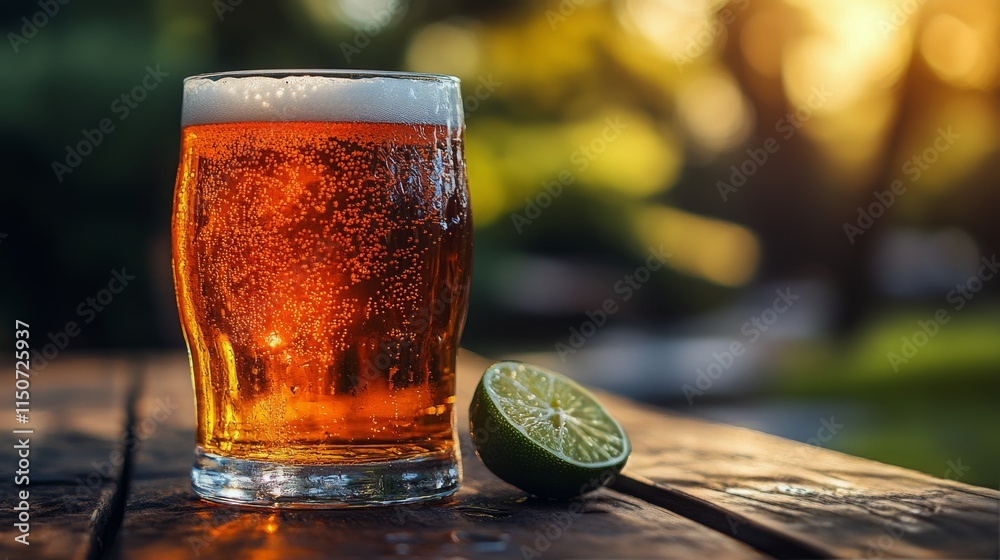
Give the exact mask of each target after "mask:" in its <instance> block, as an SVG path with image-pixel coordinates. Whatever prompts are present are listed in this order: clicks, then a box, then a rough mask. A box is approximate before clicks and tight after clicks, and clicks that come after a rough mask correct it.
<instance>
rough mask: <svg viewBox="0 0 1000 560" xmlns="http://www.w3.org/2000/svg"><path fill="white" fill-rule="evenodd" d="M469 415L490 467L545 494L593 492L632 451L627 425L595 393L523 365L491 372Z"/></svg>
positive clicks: (478, 390)
mask: <svg viewBox="0 0 1000 560" xmlns="http://www.w3.org/2000/svg"><path fill="white" fill-rule="evenodd" d="M469 418H470V426H471V428H472V433H473V441H474V442H475V445H476V451H477V453H478V454H479V456H480V458H481V459H482V460H483V462H484V463H486V466H487V467H489V469H490V470H491V471H493V472H494V474H496V475H497V476H499V477H500V478H502V479H504V480H506V481H507V482H510V483H511V484H514V485H515V486H517V487H519V488H521V489H522V490H526V491H528V492H531V493H533V494H536V495H539V496H547V497H571V496H575V495H579V494H582V493H584V492H586V491H589V490H593V489H595V487H599V486H600V485H602V484H605V483H607V481H609V480H612V479H613V478H614V476H615V475H617V474H618V472H620V471H621V469H622V468H623V467H624V465H625V462H626V460H627V459H628V455H629V453H630V451H631V446H630V444H629V441H628V437H627V435H626V434H625V430H624V429H623V428H622V427H621V425H620V424H619V423H618V422H617V421H615V420H614V418H612V417H611V416H610V415H609V414H608V413H607V412H606V411H605V410H604V409H603V408H602V407H601V405H600V403H599V402H598V401H597V398H596V397H594V395H592V394H591V393H590V392H589V391H587V390H586V389H584V388H583V387H581V386H580V385H578V384H577V383H575V382H574V381H572V380H570V379H569V378H567V377H565V376H563V375H561V374H558V373H555V372H553V371H550V370H546V369H544V368H540V367H537V366H531V365H528V364H522V363H520V362H509V361H508V362H497V363H495V364H493V365H491V366H490V367H489V368H488V369H487V370H486V372H485V373H484V374H483V378H482V379H481V380H480V382H479V386H478V387H477V388H476V392H475V395H474V397H473V401H472V405H471V406H470V411H469ZM595 479H596V480H601V481H603V482H602V483H601V484H594V480H595Z"/></svg>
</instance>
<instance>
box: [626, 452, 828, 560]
mask: <svg viewBox="0 0 1000 560" xmlns="http://www.w3.org/2000/svg"><path fill="white" fill-rule="evenodd" d="M611 489H613V490H616V491H618V492H621V493H622V494H627V495H629V496H632V497H634V498H638V499H640V500H643V501H645V502H648V503H650V504H653V505H655V506H659V507H662V508H664V509H666V510H668V511H671V512H673V513H676V514H677V515H680V516H681V517H686V518H687V519H690V520H691V521H694V522H695V523H699V524H701V525H704V526H705V527H708V528H709V529H713V530H715V531H718V532H719V533H722V534H723V535H725V536H727V537H730V538H733V539H736V540H738V541H740V542H742V543H744V544H746V545H749V546H751V547H753V548H755V549H757V550H758V551H760V552H762V553H764V554H767V555H769V556H773V557H775V558H778V559H781V560H785V559H793V558H817V559H827V558H835V556H834V555H833V554H831V553H830V551H828V550H824V549H822V548H817V547H815V546H813V545H811V544H809V543H805V542H802V541H800V540H798V539H796V538H795V537H794V536H791V535H786V534H783V533H780V532H778V531H775V530H773V529H771V528H769V527H766V526H764V525H762V524H760V523H757V522H756V521H754V520H753V519H751V518H748V517H746V516H743V515H740V514H739V513H736V512H733V511H729V510H726V509H724V508H722V507H720V506H718V505H715V504H713V503H712V502H708V501H705V500H703V499H701V498H697V497H695V496H691V495H689V494H685V493H684V492H681V491H678V490H675V489H673V488H670V487H668V486H666V485H664V484H661V483H657V482H653V481H652V480H649V479H647V478H644V477H642V476H639V475H637V474H634V473H630V472H628V471H627V470H626V471H625V472H623V473H622V474H620V475H619V476H618V477H617V478H616V479H615V481H614V482H613V483H612V484H611Z"/></svg>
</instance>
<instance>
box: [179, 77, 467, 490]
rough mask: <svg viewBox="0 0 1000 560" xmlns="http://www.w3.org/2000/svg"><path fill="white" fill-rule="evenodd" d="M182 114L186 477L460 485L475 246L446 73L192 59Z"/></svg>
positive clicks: (454, 102)
mask: <svg viewBox="0 0 1000 560" xmlns="http://www.w3.org/2000/svg"><path fill="white" fill-rule="evenodd" d="M181 120H182V139H181V157H180V168H179V171H178V174H177V183H176V188H175V193H174V211H173V228H172V230H173V273H174V283H175V287H176V294H177V305H178V309H179V313H180V319H181V325H182V328H183V332H184V337H185V339H186V342H187V346H188V352H189V355H190V361H191V372H192V377H193V380H194V390H195V397H196V400H197V446H196V449H195V461H194V467H193V469H192V473H191V479H192V484H193V486H194V489H195V491H196V492H197V493H198V494H199V495H200V496H202V497H204V498H207V499H209V500H213V501H218V502H226V503H235V504H244V505H253V506H265V507H350V506H364V505H384V504H394V503H407V502H416V501H423V500H429V499H435V498H439V497H442V496H446V495H448V494H451V493H453V492H455V491H456V490H457V489H458V484H459V479H460V477H461V466H460V463H459V458H460V455H459V453H458V446H457V441H456V434H455V413H454V401H455V353H456V350H457V348H458V342H459V337H460V335H461V331H462V327H463V325H464V322H465V313H466V307H467V295H468V289H469V273H470V262H471V250H472V233H471V217H470V210H469V194H468V190H467V186H466V175H465V161H464V159H463V147H462V142H463V133H464V118H463V114H462V101H461V96H460V92H459V81H458V79H456V78H453V77H449V76H438V75H426V74H410V73H402V72H398V73H397V72H355V71H326V70H315V71H314V70H302V71H298V70H287V71H260V72H226V73H218V74H204V75H199V76H192V77H189V78H187V79H186V80H185V81H184V102H183V111H182V118H181Z"/></svg>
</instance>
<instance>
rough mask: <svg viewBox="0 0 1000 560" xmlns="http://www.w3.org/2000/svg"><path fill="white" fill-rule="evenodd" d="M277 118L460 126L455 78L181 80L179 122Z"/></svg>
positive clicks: (367, 77)
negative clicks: (181, 99)
mask: <svg viewBox="0 0 1000 560" xmlns="http://www.w3.org/2000/svg"><path fill="white" fill-rule="evenodd" d="M280 121H313V122H378V123H398V124H432V125H445V126H450V127H455V128H460V127H462V126H463V125H464V117H463V114H462V98H461V96H460V93H459V86H458V80H457V79H456V80H451V79H414V78H407V77H406V76H405V75H403V77H402V78H396V77H389V76H379V75H372V76H367V75H366V76H364V77H348V76H343V77H338V76H323V75H296V76H280V77H270V76H260V75H254V76H233V77H223V78H212V77H192V78H188V79H187V80H185V81H184V104H183V109H182V111H181V126H191V125H198V124H217V123H231V122H280Z"/></svg>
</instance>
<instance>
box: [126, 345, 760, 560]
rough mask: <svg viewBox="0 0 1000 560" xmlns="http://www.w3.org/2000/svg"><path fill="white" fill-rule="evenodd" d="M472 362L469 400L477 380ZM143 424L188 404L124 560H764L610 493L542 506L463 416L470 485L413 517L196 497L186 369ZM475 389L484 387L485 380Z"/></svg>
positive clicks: (137, 502)
mask: <svg viewBox="0 0 1000 560" xmlns="http://www.w3.org/2000/svg"><path fill="white" fill-rule="evenodd" d="M466 363H471V364H473V365H476V362H467V360H465V359H463V365H462V366H460V370H462V377H461V380H460V386H461V389H460V391H461V394H462V396H460V397H459V402H461V403H466V402H468V399H467V398H465V397H464V395H467V394H468V393H469V391H471V387H470V386H469V385H470V383H472V382H473V381H474V380H475V379H473V376H474V375H475V369H474V368H472V369H469V368H466V367H465V365H464V364H466ZM147 371H148V375H147V380H146V382H145V384H144V385H145V387H146V391H145V393H144V397H143V398H142V399H140V403H141V404H142V406H140V408H139V417H140V418H142V417H145V416H147V415H148V414H149V413H150V412H149V411H150V410H153V409H151V408H150V406H154V407H155V404H154V403H156V401H157V400H160V401H164V400H165V399H168V400H170V401H171V402H176V403H182V404H181V407H180V408H179V409H178V410H176V411H175V413H174V414H173V415H171V416H170V417H169V418H167V419H165V420H164V421H163V422H162V423H160V424H159V425H158V427H157V429H156V430H155V432H154V433H153V434H152V435H151V436H150V437H149V438H147V439H146V440H145V441H144V442H143V445H142V448H141V449H140V451H139V453H138V456H137V460H136V471H135V476H134V479H133V483H132V495H131V496H130V498H129V502H128V508H127V511H126V515H125V522H124V525H123V530H122V534H121V535H120V537H119V541H118V545H119V548H118V552H119V553H120V555H121V556H122V557H123V558H157V559H159V558H198V557H201V558H216V557H222V558H251V557H252V558H255V559H256V558H282V559H288V558H315V557H337V558H377V557H383V556H400V555H401V556H412V557H465V558H518V559H524V558H566V557H573V558H651V557H654V558H674V557H680V558H691V557H707V558H736V557H738V558H755V557H756V558H759V557H761V555H759V554H758V553H757V552H755V551H754V550H753V549H751V548H749V547H747V546H745V545H743V544H741V543H739V542H738V541H736V540H733V539H730V538H727V537H724V536H722V535H720V534H718V533H716V532H714V531H711V530H709V529H706V528H704V527H702V526H700V525H698V524H696V523H693V522H691V521H689V520H687V519H684V518H682V517H680V516H677V515H675V514H673V513H671V512H669V511H666V510H664V509H662V508H659V507H656V506H652V505H650V504H648V503H645V502H643V501H642V500H639V499H636V498H633V497H630V496H623V495H621V494H618V493H616V492H613V491H610V490H603V491H600V492H597V493H594V494H592V495H589V496H587V497H586V498H584V499H581V500H578V501H576V502H553V501H543V500H538V499H534V498H529V497H527V496H526V495H525V494H524V493H523V492H521V491H519V490H517V489H516V488H514V487H512V486H509V485H507V484H506V483H504V482H502V481H500V480H499V479H497V478H496V477H494V476H493V475H492V474H491V473H490V472H489V471H488V470H486V468H485V466H483V465H482V463H481V462H480V461H479V459H478V458H477V457H475V455H474V454H473V453H472V452H471V449H472V446H471V442H470V441H469V439H468V437H467V432H468V428H467V426H468V420H467V417H466V414H467V411H466V410H464V409H465V406H461V407H459V413H460V417H461V419H460V421H459V422H460V423H459V427H460V432H461V433H462V434H463V437H462V442H461V445H462V451H463V453H462V455H463V463H464V470H465V473H464V481H463V485H462V489H461V490H460V491H459V492H458V494H456V495H455V496H454V497H452V498H451V499H449V500H446V501H444V502H441V503H438V504H434V505H423V506H411V507H398V508H384V509H362V510H350V511H305V512H286V511H283V512H269V511H262V510H256V509H240V508H235V507H229V506H221V505H216V504H211V503H208V502H205V501H202V500H199V499H197V498H196V496H195V495H194V493H193V492H192V491H191V489H190V483H189V479H188V473H189V469H190V466H191V458H192V455H191V450H192V449H193V445H194V435H193V423H194V410H193V402H192V398H191V388H190V385H191V384H190V380H189V377H188V374H187V362H186V360H182V359H178V358H164V359H162V360H159V361H156V362H155V363H154V364H153V365H152V366H151V367H150V368H149V369H148V370H147ZM476 379H477V378H476Z"/></svg>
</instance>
